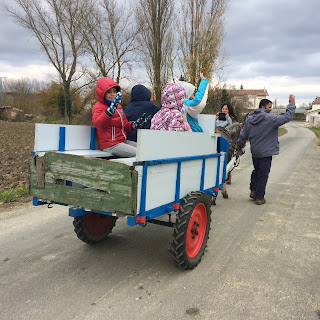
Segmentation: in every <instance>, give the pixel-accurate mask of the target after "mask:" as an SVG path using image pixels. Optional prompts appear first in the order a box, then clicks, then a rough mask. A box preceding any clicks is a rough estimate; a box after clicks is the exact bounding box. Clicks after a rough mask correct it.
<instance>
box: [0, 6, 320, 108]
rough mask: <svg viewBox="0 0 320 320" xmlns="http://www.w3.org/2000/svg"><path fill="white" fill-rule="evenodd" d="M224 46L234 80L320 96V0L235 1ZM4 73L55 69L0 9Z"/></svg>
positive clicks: (37, 74) (281, 95)
mask: <svg viewBox="0 0 320 320" xmlns="http://www.w3.org/2000/svg"><path fill="white" fill-rule="evenodd" d="M229 2H230V3H229V8H228V10H227V12H226V14H225V21H226V25H225V27H226V37H225V41H224V47H225V50H226V52H227V54H228V67H226V68H225V70H224V75H225V78H226V82H227V84H228V85H235V86H236V87H240V85H241V84H242V85H243V87H244V89H262V88H266V89H267V90H268V93H269V99H270V100H272V101H274V100H275V99H277V102H278V104H286V103H287V100H288V96H289V94H290V93H293V94H295V95H296V99H297V104H300V103H307V104H309V103H310V102H312V101H313V100H314V99H315V97H316V96H320V22H319V12H320V0H268V1H267V0H264V1H262V0H245V1H244V0H229ZM0 21H1V28H0V76H1V77H8V78H9V79H10V78H21V77H29V78H35V79H37V78H38V79H40V80H43V79H46V77H47V76H48V74H50V72H51V73H52V72H54V70H53V68H52V67H51V66H50V64H49V63H48V60H47V59H46V57H45V56H44V54H43V53H42V52H41V51H40V50H39V46H38V45H37V42H36V41H35V40H34V39H33V38H32V37H31V36H30V34H29V33H27V32H26V31H25V30H24V29H23V28H21V27H20V26H18V25H17V24H16V23H15V22H14V21H13V20H12V18H11V17H9V16H8V15H7V14H6V13H5V12H3V9H0Z"/></svg>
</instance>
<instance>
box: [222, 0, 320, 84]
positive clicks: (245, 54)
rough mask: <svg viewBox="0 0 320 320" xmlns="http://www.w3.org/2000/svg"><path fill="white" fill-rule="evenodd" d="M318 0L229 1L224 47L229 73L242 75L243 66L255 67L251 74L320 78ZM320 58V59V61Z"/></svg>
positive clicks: (244, 75)
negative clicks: (227, 54) (313, 76)
mask: <svg viewBox="0 0 320 320" xmlns="http://www.w3.org/2000/svg"><path fill="white" fill-rule="evenodd" d="M319 10H320V1H319V0H306V1H300V0H293V1H290V0H282V1H278V0H269V1H268V2H266V1H253V0H251V1H246V2H244V1H240V0H233V1H230V7H229V10H228V12H227V14H226V32H227V34H226V38H225V44H224V46H225V48H226V50H227V51H228V52H229V57H230V59H229V63H230V64H231V66H230V67H229V68H228V73H229V74H230V73H233V74H234V75H237V76H239V77H241V75H240V74H239V73H240V72H241V69H242V68H243V67H242V66H243V64H252V63H254V67H253V68H252V69H250V70H249V71H250V74H248V73H247V74H243V75H242V77H244V78H245V77H249V76H252V77H254V76H257V75H264V74H266V72H267V74H269V75H279V76H282V75H290V76H295V77H306V76H312V75H317V76H319V73H318V71H319V68H318V67H319V60H317V59H314V61H312V59H311V57H312V55H313V56H314V57H316V55H315V54H316V53H319V52H320V43H319V38H320V37H319V36H320V24H319V22H318V18H317V14H318V12H319ZM318 59H319V58H318Z"/></svg>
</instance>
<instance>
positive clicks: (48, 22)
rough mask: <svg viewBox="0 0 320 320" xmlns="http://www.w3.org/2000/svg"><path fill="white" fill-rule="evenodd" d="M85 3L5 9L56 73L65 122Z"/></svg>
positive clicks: (45, 2)
mask: <svg viewBox="0 0 320 320" xmlns="http://www.w3.org/2000/svg"><path fill="white" fill-rule="evenodd" d="M91 5H92V3H91V2H90V1H88V0H11V2H10V4H9V2H8V3H7V4H5V5H4V7H5V9H6V10H7V11H8V12H9V13H10V14H11V15H12V16H13V17H14V18H15V19H16V20H17V21H18V23H19V24H20V25H21V26H23V27H24V28H26V29H28V30H30V31H31V33H32V34H33V35H34V36H35V37H36V38H37V39H38V41H39V43H40V45H41V48H42V49H43V51H44V52H45V53H46V55H47V57H48V59H49V60H50V62H51V63H52V65H53V66H54V67H55V69H56V70H57V71H58V74H59V76H60V79H61V83H62V86H63V90H64V96H65V122H66V123H67V124H68V123H69V121H70V115H71V105H72V99H71V91H70V87H71V82H72V81H73V80H75V75H76V72H77V64H78V62H79V57H80V56H81V55H82V54H83V42H84V37H83V33H81V26H82V24H83V18H84V17H85V16H86V15H88V14H90V11H91Z"/></svg>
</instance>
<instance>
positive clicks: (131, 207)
mask: <svg viewBox="0 0 320 320" xmlns="http://www.w3.org/2000/svg"><path fill="white" fill-rule="evenodd" d="M46 155H47V154H46ZM46 155H45V156H44V157H43V158H44V159H45V184H44V188H39V187H38V185H39V182H38V177H39V174H38V170H37V165H36V163H35V161H34V160H31V161H30V194H31V195H32V196H35V197H38V198H40V199H43V200H50V201H56V202H61V203H65V204H69V205H75V206H79V207H83V208H87V209H92V210H99V211H106V212H117V211H118V212H123V213H125V214H129V215H135V214H136V206H137V183H138V173H137V172H136V171H135V170H133V171H132V177H131V170H130V167H129V166H127V165H124V164H121V163H116V162H108V161H107V160H100V159H86V158H82V157H81V158H82V159H81V160H79V159H72V157H76V158H79V157H78V156H72V155H62V156H63V157H60V156H61V155H60V154H57V155H58V157H56V156H51V155H48V157H46ZM65 156H67V157H65ZM64 158H65V159H64ZM36 160H39V158H38V159H36ZM64 160H66V161H64ZM92 160H97V161H92ZM85 162H87V163H85ZM97 162H99V164H97ZM79 163H80V164H79ZM100 163H101V164H100ZM64 164H65V165H66V167H67V168H68V170H70V171H71V173H70V172H69V174H68V172H66V169H65V168H64ZM91 164H93V166H94V167H95V168H96V172H99V173H101V172H102V176H103V178H104V179H106V180H107V179H109V181H103V182H101V175H100V176H98V177H97V181H96V184H95V181H93V179H92V178H91V176H90V174H91V170H90V167H88V166H89V165H91ZM119 164H120V166H119ZM71 165H74V168H73V169H71ZM54 170H57V172H52V171H54ZM84 170H85V171H84ZM103 170H104V171H103ZM117 170H118V171H117ZM106 171H107V172H108V175H106V174H105V172H106ZM76 174H77V175H79V176H80V178H79V177H77V176H76ZM110 175H112V176H111V177H110ZM94 176H95V177H96V175H94ZM115 176H116V177H115ZM57 179H62V180H68V181H73V182H77V183H81V184H84V183H87V186H88V184H89V183H90V188H75V187H70V186H66V185H64V184H62V185H61V184H59V180H58V181H57ZM102 187H103V188H105V190H103V189H102ZM91 188H93V189H91Z"/></svg>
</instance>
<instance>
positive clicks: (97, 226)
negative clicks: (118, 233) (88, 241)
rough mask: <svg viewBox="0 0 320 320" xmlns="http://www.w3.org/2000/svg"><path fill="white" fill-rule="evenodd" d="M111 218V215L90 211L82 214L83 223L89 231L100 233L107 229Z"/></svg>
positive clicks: (94, 233)
mask: <svg viewBox="0 0 320 320" xmlns="http://www.w3.org/2000/svg"><path fill="white" fill-rule="evenodd" d="M113 219H114V218H113V217H111V216H107V215H102V214H99V213H95V212H91V213H88V214H86V215H85V216H84V224H85V226H86V228H87V230H88V232H89V233H91V234H93V235H100V234H102V233H104V232H105V231H106V230H107V229H108V227H109V226H110V224H111V223H112V221H113Z"/></svg>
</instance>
